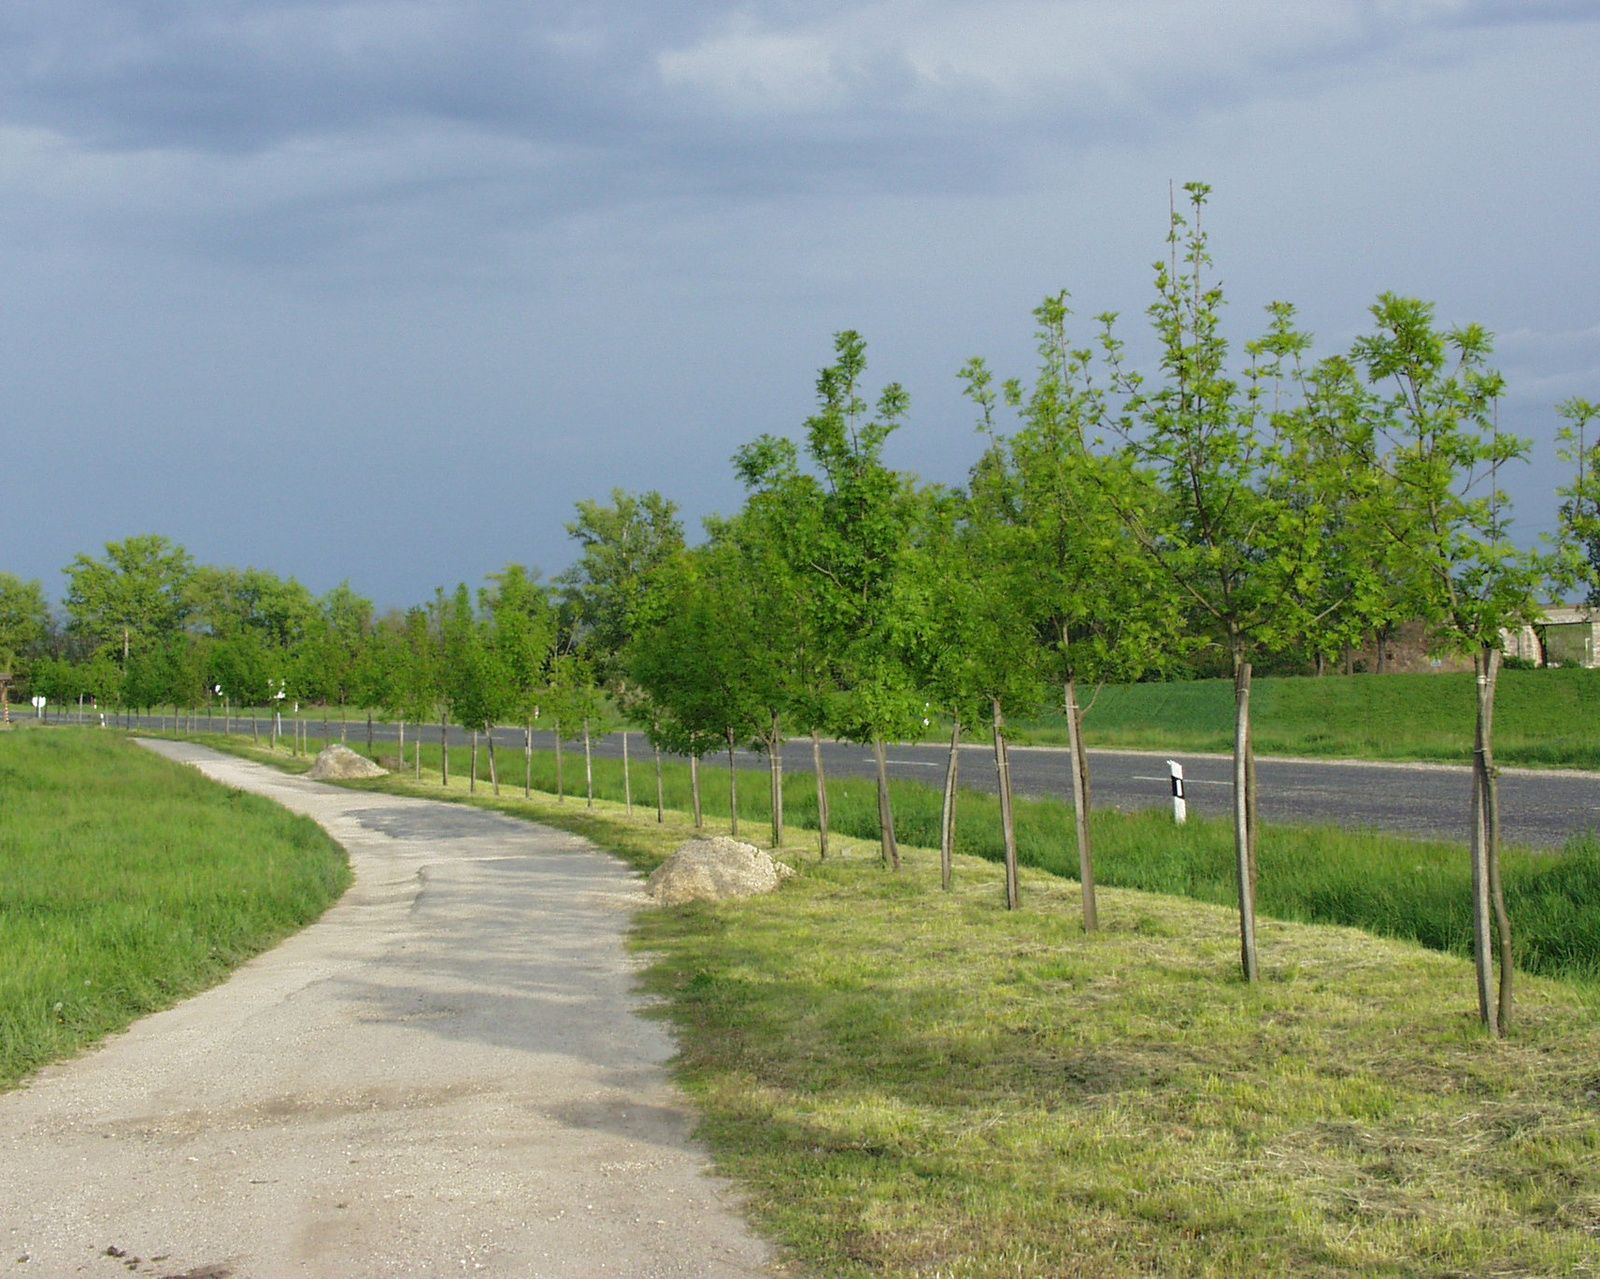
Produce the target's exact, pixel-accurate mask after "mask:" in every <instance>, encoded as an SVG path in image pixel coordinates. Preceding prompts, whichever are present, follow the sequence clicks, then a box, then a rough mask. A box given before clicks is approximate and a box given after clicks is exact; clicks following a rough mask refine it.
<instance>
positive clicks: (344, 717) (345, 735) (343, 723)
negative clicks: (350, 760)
mask: <svg viewBox="0 0 1600 1279" xmlns="http://www.w3.org/2000/svg"><path fill="white" fill-rule="evenodd" d="M349 740H350V708H349V707H348V706H346V705H345V704H344V702H342V701H341V702H340V703H339V741H340V742H341V743H344V742H348V741H349Z"/></svg>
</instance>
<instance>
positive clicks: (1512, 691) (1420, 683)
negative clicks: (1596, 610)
mask: <svg viewBox="0 0 1600 1279" xmlns="http://www.w3.org/2000/svg"><path fill="white" fill-rule="evenodd" d="M1472 680H1473V677H1472V675H1471V674H1440V675H1349V676H1344V675H1328V676H1324V677H1322V678H1321V679H1316V678H1312V677H1293V678H1262V679H1258V680H1256V681H1255V684H1254V688H1253V690H1252V700H1251V706H1252V711H1253V716H1254V727H1255V734H1256V749H1257V750H1258V751H1259V752H1261V753H1262V754H1267V755H1307V756H1334V757H1344V758H1365V759H1400V760H1406V759H1426V760H1447V761H1450V762H1454V763H1462V762H1465V761H1466V760H1467V759H1469V758H1470V756H1471V751H1472V731H1473V712H1474V689H1473V683H1472ZM1084 732H1085V736H1086V737H1087V738H1088V741H1089V744H1090V745H1091V746H1100V747H1125V748H1128V749H1140V750H1145V749H1148V750H1188V751H1219V752H1226V751H1230V750H1232V749H1233V685H1232V683H1231V682H1230V681H1228V680H1193V681H1189V682H1186V683H1171V684H1124V685H1110V686H1107V687H1106V688H1105V689H1103V690H1102V691H1101V693H1100V695H1099V698H1098V699H1097V700H1096V702H1095V705H1094V709H1093V710H1092V711H1091V712H1090V713H1089V714H1088V715H1087V716H1086V717H1085V719H1084ZM1017 737H1018V740H1019V741H1026V742H1031V743H1034V744H1038V745H1065V744H1066V740H1067V730H1066V724H1065V721H1064V720H1063V719H1062V718H1061V717H1060V716H1053V717H1052V716H1046V717H1043V718H1041V719H1039V720H1037V721H1034V722H1031V723H1027V724H1022V725H1020V726H1019V727H1018V729H1017ZM1495 753H1496V756H1497V758H1498V760H1499V762H1500V763H1502V764H1523V765H1531V766H1537V767H1559V768H1591V769H1600V670H1594V671H1591V670H1580V669H1578V668H1575V667H1574V668H1560V669H1556V670H1534V671H1504V672H1502V673H1501V676H1500V686H1499V691H1498V695H1497V699H1496V709H1495Z"/></svg>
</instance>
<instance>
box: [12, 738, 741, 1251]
mask: <svg viewBox="0 0 1600 1279" xmlns="http://www.w3.org/2000/svg"><path fill="white" fill-rule="evenodd" d="M146 744H147V745H149V746H150V748H151V749H152V750H156V751H158V752H159V753H161V754H163V755H166V756H168V757H170V758H174V759H179V760H183V761H185V762H188V763H190V764H193V765H195V766H197V767H199V768H200V769H201V770H202V771H203V772H205V773H206V774H207V775H209V776H211V777H214V778H216V779H217V780H219V781H222V782H225V783H227V784H228V785H230V786H235V787H239V788H241V789H244V790H249V791H254V792H256V793H258V794H261V795H265V796H267V797H268V798H270V799H273V800H275V801H277V802H278V803H280V804H283V805H284V806H285V807H287V808H290V809H293V810H294V811H296V812H300V813H308V814H309V815H311V816H312V817H314V818H315V819H316V820H317V821H318V822H320V823H321V824H322V825H323V826H324V827H326V828H327V830H328V831H329V832H330V833H331V834H332V835H333V836H334V838H336V839H337V840H339V842H340V843H342V844H343V845H344V846H345V847H346V848H347V849H348V850H349V852H350V858H351V863H352V865H353V866H354V868H355V873H356V881H355V885H354V887H352V888H351V889H350V891H349V892H348V893H347V894H346V895H345V897H344V898H343V899H342V900H341V901H340V902H339V903H338V904H337V905H335V906H334V907H333V908H332V909H331V910H330V911H329V912H328V913H327V915H325V916H324V917H323V919H322V920H321V921H319V922H318V923H316V924H314V925H313V926H312V927H310V928H308V929H306V930H305V931H304V932H301V933H299V934H297V935H296V936H294V937H292V938H290V939H289V940H288V941H286V942H284V943H283V944H282V945H281V946H279V947H277V948H276V949H275V950H272V951H271V952H269V953H267V954H265V955H262V956H259V957H258V958H256V959H255V960H253V961H251V962H250V963H248V964H246V965H245V966H244V967H243V968H241V969H239V971H238V972H237V973H235V974H234V975H233V977H231V978H230V979H229V980H228V981H227V982H225V983H224V984H223V985H221V986H218V987H216V988H215V989H213V990H210V991H207V992H206V993H204V994H202V995H199V996H197V997H196V998H194V999H191V1000H188V1001H187V1002H185V1003H183V1004H181V1005H180V1006H178V1007H176V1008H173V1009H169V1010H168V1011H166V1012H163V1013H158V1014H156V1015H154V1016H151V1017H147V1018H145V1019H144V1020H143V1021H141V1022H139V1023H138V1024H137V1025H135V1026H134V1027H132V1029H130V1030H129V1031H128V1032H127V1033H125V1034H122V1035H119V1036H116V1037H114V1038H112V1039H110V1040H109V1041H107V1042H106V1043H104V1044H103V1045H101V1046H100V1047H99V1048H97V1049H95V1050H93V1051H91V1052H89V1053H87V1054H86V1055H85V1056H83V1057H81V1058H79V1059H77V1060H75V1061H71V1062H67V1063H64V1064H62V1065H59V1066H53V1067H50V1068H48V1069H46V1070H44V1071H42V1072H40V1074H38V1075H37V1076H35V1077H34V1078H33V1079H32V1080H31V1081H30V1082H29V1083H28V1085H27V1086H26V1087H25V1088H23V1089H22V1090H19V1091H17V1092H13V1093H9V1094H5V1095H0V1248H3V1249H5V1251H4V1252H3V1253H0V1276H10V1275H16V1276H45V1277H47V1279H54V1277H55V1276H67V1275H95V1276H118V1275H124V1276H125V1275H127V1274H129V1273H132V1274H137V1275H145V1276H154V1277H156V1279H168V1277H182V1279H202V1277H204V1279H225V1277H226V1279H277V1277H278V1276H317V1277H319V1279H320V1277H326V1279H363V1277H366V1276H372V1277H374V1279H376V1277H379V1276H381V1277H383V1279H399V1277H402V1276H403V1277H404V1279H422V1277H424V1276H443V1275H451V1276H458V1275H483V1276H516V1277H518V1279H543V1277H545V1276H549V1277H551V1279H554V1277H556V1276H560V1277H561V1279H587V1277H589V1276H600V1275H605V1276H616V1277H622V1279H655V1277H656V1276H696V1277H700V1279H723V1277H724V1276H727V1277H732V1276H750V1275H760V1274H767V1273H770V1272H769V1269H768V1267H769V1266H770V1265H771V1264H772V1258H771V1255H770V1253H769V1251H768V1249H767V1248H766V1247H765V1245H763V1244H762V1243H761V1242H760V1241H759V1240H757V1239H756V1238H755V1237H754V1236H753V1235H752V1234H751V1233H750V1232H749V1230H748V1228H747V1227H746V1226H745V1224H744V1222H743V1221H742V1220H741V1219H740V1217H739V1215H738V1212H737V1203H736V1200H735V1198H734V1197H733V1195H732V1193H731V1191H730V1189H729V1187H728V1186H727V1185H726V1184H725V1183H722V1182H719V1181H717V1180H715V1179H713V1178H711V1177H710V1176H708V1175H707V1160H706V1156H705V1154H704V1152H703V1151H702V1150H700V1149H698V1148H697V1147H696V1146H695V1144H694V1143H693V1142H692V1141H691V1139H690V1128H691V1125H692V1116H691V1114H690V1113H689V1111H688V1109H687V1107H686V1104H685V1102H684V1100H683V1098H682V1097H681V1096H680V1095H679V1094H678V1093H677V1092H676V1091H675V1090H674V1089H673V1087H672V1086H671V1084H670V1083H669V1081H668V1078H667V1074H666V1070H665V1063H666V1062H667V1060H668V1058H669V1057H670V1055H671V1053H672V1051H673V1045H672V1041H671V1039H670V1037H669V1036H668V1034H667V1032H666V1031H665V1030H664V1029H663V1028H662V1026H661V1025H659V1024H658V1023H657V1022H655V1021H651V1020H645V1019H644V1018H642V1017H640V1016H639V1015H638V1014H639V1009H640V1007H641V1004H642V1000H641V998H640V996H639V995H638V994H637V992H636V991H635V990H634V986H633V966H632V964H631V962H630V960H629V959H628V957H627V955H626V953H625V951H624V949H623V944H622V942H623V936H624V934H625V932H626V930H627V927H628V922H629V916H630V914H631V912H632V911H633V910H635V909H636V908H637V907H638V906H639V905H640V903H641V902H642V900H643V898H642V894H641V893H640V890H639V885H638V881H637V880H636V879H635V878H634V876H633V875H632V873H631V872H630V871H628V870H627V869H626V868H625V867H624V866H622V865H621V864H620V863H619V862H617V861H615V860H613V859H612V858H610V857H608V856H606V855H604V854H603V853H600V852H599V851H597V850H596V849H595V848H594V847H593V846H592V845H590V844H587V843H585V842H584V841H583V840H581V839H579V838H577V837H576V836H572V835H567V834H564V833H562V832H558V831H553V830H550V829H548V828H545V827H540V826H534V825H530V824H528V823H524V822H517V821H513V820H512V819H510V818H506V817H501V816H498V815H495V814H490V813H484V812H479V811H475V810H472V809H468V808H464V807H461V806H458V805H453V804H444V803H435V802H431V801H427V800H416V799H404V798H398V797H392V796H385V795H374V794H369V793H362V792H356V791H348V790H341V789H339V788H336V787H330V786H324V785H320V784H318V783H315V782H307V781H305V780H303V779H300V778H292V777H286V776H284V775H282V774H280V773H278V772H276V771H275V770H272V769H268V768H266V767H263V766H261V765H257V764H252V763H248V762H246V761H243V760H238V759H234V758H231V757H228V756H224V755H220V754H217V753H215V752H213V751H210V750H207V749H205V748H203V747H197V746H191V745H187V744H183V743H172V742H162V743H146Z"/></svg>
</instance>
